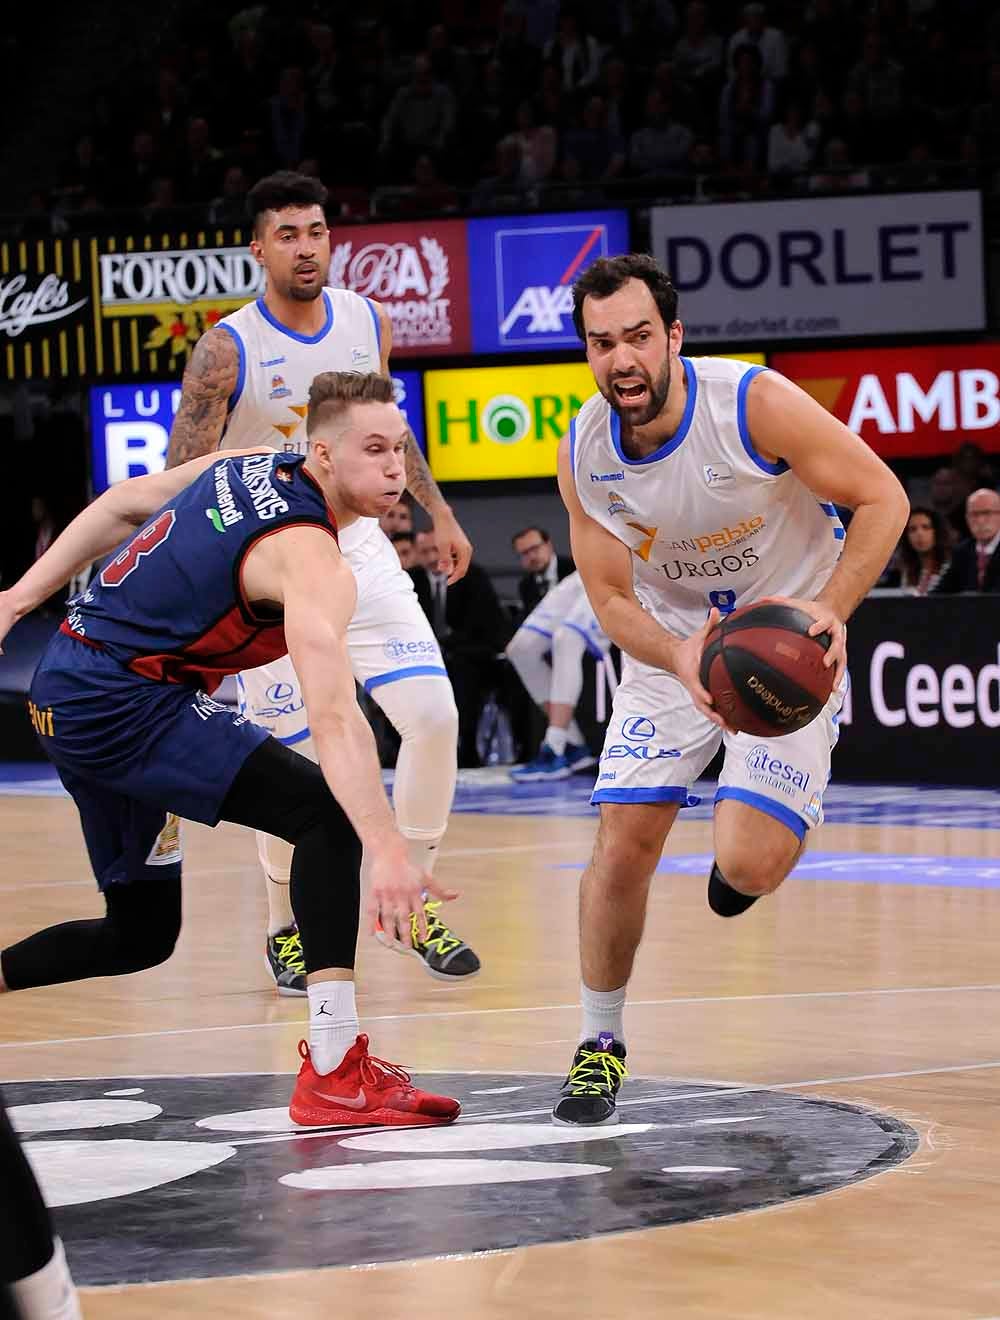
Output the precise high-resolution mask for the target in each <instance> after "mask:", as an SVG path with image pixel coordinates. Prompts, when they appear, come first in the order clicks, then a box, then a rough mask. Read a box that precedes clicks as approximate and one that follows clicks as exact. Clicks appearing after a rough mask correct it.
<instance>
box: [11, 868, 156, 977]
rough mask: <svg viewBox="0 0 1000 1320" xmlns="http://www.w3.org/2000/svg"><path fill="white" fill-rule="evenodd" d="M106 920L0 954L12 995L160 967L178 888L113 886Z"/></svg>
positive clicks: (67, 927) (74, 924)
mask: <svg viewBox="0 0 1000 1320" xmlns="http://www.w3.org/2000/svg"><path fill="white" fill-rule="evenodd" d="M104 900H105V903H106V905H107V911H106V913H105V915H104V916H103V917H101V918H99V919H97V920H95V921H67V922H64V923H63V924H62V925H59V926H49V927H48V929H47V930H41V931H39V932H38V933H37V934H36V935H29V936H28V938H27V939H26V940H21V942H20V943H19V944H12V945H11V946H10V947H9V948H7V949H4V951H3V953H2V954H0V969H2V971H3V979H4V981H5V982H6V984H7V986H8V988H9V989H11V990H27V989H29V988H30V987H32V986H39V985H61V984H63V983H64V982H66V981H82V980H85V979H86V978H87V977H90V976H124V975H126V974H127V973H129V972H141V971H144V970H145V969H146V968H147V967H155V966H156V965H157V964H158V963H162V962H165V961H166V960H167V959H168V958H169V957H170V955H171V954H172V953H173V951H174V945H175V943H176V942H177V935H178V933H179V932H180V928H181V882H180V878H177V879H175V880H166V879H164V880H156V881H152V882H148V883H145V882H143V883H138V884H134V885H112V886H111V888H109V889H108V890H106V891H105V894H104Z"/></svg>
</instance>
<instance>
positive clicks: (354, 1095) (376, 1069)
mask: <svg viewBox="0 0 1000 1320" xmlns="http://www.w3.org/2000/svg"><path fill="white" fill-rule="evenodd" d="M299 1054H300V1055H301V1056H302V1067H301V1068H300V1069H299V1075H298V1077H297V1079H296V1081H295V1091H294V1093H293V1094H292V1102H291V1104H290V1105H289V1106H288V1113H289V1116H290V1117H291V1119H292V1122H293V1123H301V1124H303V1125H304V1126H305V1127H327V1126H332V1125H346V1126H350V1127H373V1126H385V1127H396V1126H401V1127H418V1126H419V1127H426V1126H430V1125H433V1124H440V1123H454V1121H455V1119H456V1118H458V1116H459V1114H460V1113H461V1112H462V1106H461V1105H460V1104H459V1102H458V1101H457V1100H451V1099H449V1098H448V1096H445V1095H431V1094H430V1093H429V1092H427V1091H418V1090H417V1088H416V1087H415V1086H413V1085H411V1083H410V1075H409V1073H407V1072H404V1071H403V1069H402V1068H397V1067H396V1065H395V1064H394V1063H386V1062H385V1060H384V1059H376V1058H375V1057H374V1055H371V1054H369V1053H368V1037H367V1036H359V1037H358V1038H357V1040H356V1041H355V1042H354V1044H353V1045H352V1046H351V1048H350V1049H349V1050H348V1051H347V1053H346V1054H345V1055H344V1057H343V1059H342V1060H341V1061H340V1064H339V1065H338V1066H337V1067H336V1068H334V1070H333V1072H330V1073H325V1074H324V1073H318V1072H317V1071H316V1069H315V1068H314V1067H313V1066H312V1060H311V1059H310V1057H309V1046H308V1045H307V1044H306V1042H305V1041H304V1040H300V1041H299Z"/></svg>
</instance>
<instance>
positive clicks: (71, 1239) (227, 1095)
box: [4, 1073, 918, 1285]
mask: <svg viewBox="0 0 1000 1320" xmlns="http://www.w3.org/2000/svg"><path fill="white" fill-rule="evenodd" d="M421 1084H422V1085H427V1084H432V1085H433V1088H434V1089H435V1090H437V1091H442V1092H444V1093H446V1094H451V1095H456V1096H458V1097H459V1098H460V1099H461V1101H462V1105H463V1114H462V1118H461V1119H460V1120H459V1122H458V1123H456V1124H454V1125H452V1126H450V1127H436V1128H396V1129H392V1128H363V1129H357V1128H353V1129H352V1128H344V1127H340V1128H329V1129H316V1128H309V1129H302V1128H296V1127H295V1125H294V1124H292V1123H291V1121H290V1120H289V1118H288V1110H287V1105H288V1097H289V1094H290V1092H291V1088H292V1077H291V1076H290V1075H289V1076H284V1075H274V1074H236V1075H233V1076H226V1075H222V1076H218V1075H216V1076H189V1077H135V1078H120V1077H119V1078H103V1079H102V1078H89V1079H76V1080H73V1081H59V1082H14V1083H11V1084H9V1085H7V1086H6V1087H5V1088H4V1089H5V1095H6V1099H7V1102H8V1105H9V1107H10V1114H11V1119H12V1121H13V1122H14V1124H15V1126H16V1127H17V1128H18V1130H19V1132H20V1134H21V1139H22V1141H23V1143H24V1148H25V1150H26V1152H27V1154H28V1157H29V1159H30V1160H31V1163H32V1165H33V1167H34V1169H35V1171H36V1174H37V1176H38V1178H39V1181H40V1183H41V1185H42V1189H43V1191H44V1193H45V1196H46V1199H47V1200H48V1202H49V1204H50V1205H51V1206H52V1208H53V1214H54V1216H55V1220H56V1226H57V1230H58V1232H59V1234H60V1236H61V1237H62V1239H63V1242H64V1244H65V1247H66V1253H67V1256H68V1258H69V1262H70V1267H71V1269H72V1271H73V1275H74V1277H75V1279H76V1281H77V1283H78V1284H81V1285H100V1284H117V1283H138V1282H159V1281H165V1280H171V1279H197V1278H206V1277H220V1276H224V1275H232V1274H257V1273H262V1272H265V1271H267V1272H273V1271H275V1270H292V1269H318V1268H322V1267H327V1266H349V1265H358V1264H362V1263H364V1264H369V1263H379V1262H387V1261H397V1260H414V1259H419V1258H422V1257H423V1258H426V1257H434V1256H439V1255H442V1254H445V1253H448V1254H458V1253H466V1254H474V1253H477V1252H487V1251H494V1250H495V1249H496V1247H497V1246H498V1245H500V1244H503V1245H509V1246H532V1245H535V1244H540V1243H545V1242H565V1241H579V1240H581V1239H586V1238H592V1237H600V1236H601V1235H603V1234H606V1233H621V1232H627V1231H634V1230H639V1229H645V1228H652V1227H658V1226H664V1225H669V1224H677V1223H684V1222H689V1221H691V1220H696V1219H703V1218H707V1217H709V1216H712V1217H715V1216H719V1215H728V1214H734V1213H737V1212H739V1211H742V1210H754V1209H759V1208H761V1207H762V1206H769V1205H778V1204H781V1203H782V1202H785V1201H788V1200H791V1199H793V1198H795V1197H799V1196H809V1195H815V1194H817V1193H820V1192H825V1191H829V1190H831V1189H833V1188H836V1187H843V1186H845V1185H846V1184H848V1183H853V1182H858V1181H860V1180H862V1179H865V1178H869V1177H871V1176H872V1175H874V1174H877V1173H880V1172H882V1171H884V1170H885V1169H888V1168H891V1167H892V1166H894V1165H896V1164H898V1163H899V1162H900V1161H902V1160H904V1159H906V1158H907V1157H908V1156H909V1155H910V1154H912V1153H913V1151H914V1150H915V1149H916V1147H917V1144H918V1142H917V1135H916V1133H915V1132H914V1131H913V1129H912V1128H910V1127H908V1126H907V1125H906V1124H905V1123H901V1122H899V1121H898V1120H896V1119H894V1118H891V1117H889V1116H887V1115H884V1114H878V1113H874V1112H871V1111H868V1110H861V1109H857V1108H854V1107H853V1106H851V1105H847V1104H840V1103H835V1102H832V1101H825V1100H818V1099H815V1098H809V1099H805V1098H803V1097H802V1096H796V1095H791V1094H787V1093H785V1092H783V1091H767V1090H757V1091H753V1090H747V1089H745V1088H742V1087H726V1086H720V1087H706V1086H704V1085H702V1086H695V1085H693V1084H690V1083H678V1082H676V1081H670V1082H665V1081H663V1080H660V1079H655V1078H645V1079H643V1078H631V1079H630V1080H629V1082H628V1083H627V1086H626V1087H625V1088H624V1090H623V1092H622V1097H621V1099H620V1101H619V1114H620V1117H621V1122H620V1123H619V1124H618V1125H617V1126H612V1127H601V1128H590V1129H587V1128H583V1129H579V1128H567V1127H556V1126H555V1125H553V1124H552V1122H551V1120H550V1109H551V1105H552V1102H553V1099H554V1093H555V1088H556V1087H557V1086H558V1081H556V1080H555V1079H553V1078H552V1077H545V1076H537V1075H522V1074H493V1075H491V1074H489V1073H444V1074H439V1075H436V1076H434V1077H433V1079H430V1078H427V1079H423V1080H422V1081H421ZM209 1241H210V1242H211V1243H212V1250H210V1251H206V1249H205V1244H206V1242H209Z"/></svg>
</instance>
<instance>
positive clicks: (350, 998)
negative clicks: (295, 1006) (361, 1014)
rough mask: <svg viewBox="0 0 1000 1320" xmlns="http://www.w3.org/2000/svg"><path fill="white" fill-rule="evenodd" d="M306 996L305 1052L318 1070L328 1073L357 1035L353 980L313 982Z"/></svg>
mask: <svg viewBox="0 0 1000 1320" xmlns="http://www.w3.org/2000/svg"><path fill="white" fill-rule="evenodd" d="M306 992H307V994H308V995H309V1053H310V1055H311V1056H312V1066H313V1067H314V1068H315V1069H316V1071H317V1072H318V1073H328V1072H332V1071H333V1070H334V1068H336V1066H337V1064H338V1063H340V1061H341V1059H343V1057H344V1055H345V1054H346V1053H347V1051H348V1050H349V1049H350V1048H351V1046H352V1045H353V1044H354V1042H355V1040H356V1039H357V1036H358V1010H357V1007H356V1005H355V1003H354V982H353V981H314V982H313V983H312V985H309V986H307V987H306Z"/></svg>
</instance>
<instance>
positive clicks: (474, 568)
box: [410, 531, 510, 766]
mask: <svg viewBox="0 0 1000 1320" xmlns="http://www.w3.org/2000/svg"><path fill="white" fill-rule="evenodd" d="M416 553H417V560H418V563H419V566H418V567H415V568H411V569H410V576H411V577H412V578H413V585H414V587H415V588H416V592H417V599H418V600H419V601H420V604H421V607H422V608H423V611H424V613H425V614H426V615H427V617H428V619H429V620H430V624H431V628H432V629H433V630H434V636H435V637H436V638H437V640H438V645H439V646H440V647H441V654H442V656H443V658H444V662H445V666H446V667H447V670H448V676H449V678H450V679H451V683H452V687H453V688H454V691H455V704H456V705H457V706H458V763H459V765H460V766H475V765H478V764H479V754H478V752H477V751H476V726H477V724H478V722H479V714H480V711H481V710H482V706H483V701H484V700H485V698H486V695H487V693H488V692H489V691H490V689H491V688H492V687H494V686H495V685H496V684H497V682H498V671H497V656H498V654H499V653H500V652H501V651H503V648H504V647H505V646H506V644H507V642H508V640H509V638H510V624H509V623H508V621H507V616H506V614H505V613H504V611H503V608H502V607H501V605H500V601H499V600H498V599H497V593H496V591H495V590H494V588H493V583H492V582H491V581H490V579H489V576H488V574H487V573H486V572H485V570H484V569H482V568H480V567H479V565H478V564H470V565H469V571H468V572H467V573H466V575H465V577H464V578H461V579H460V580H459V581H458V582H454V583H452V584H451V586H449V585H448V581H447V577H446V575H445V574H442V573H438V571H437V564H438V551H437V543H436V541H435V537H434V533H433V531H428V532H418V533H417V536H416Z"/></svg>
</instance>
